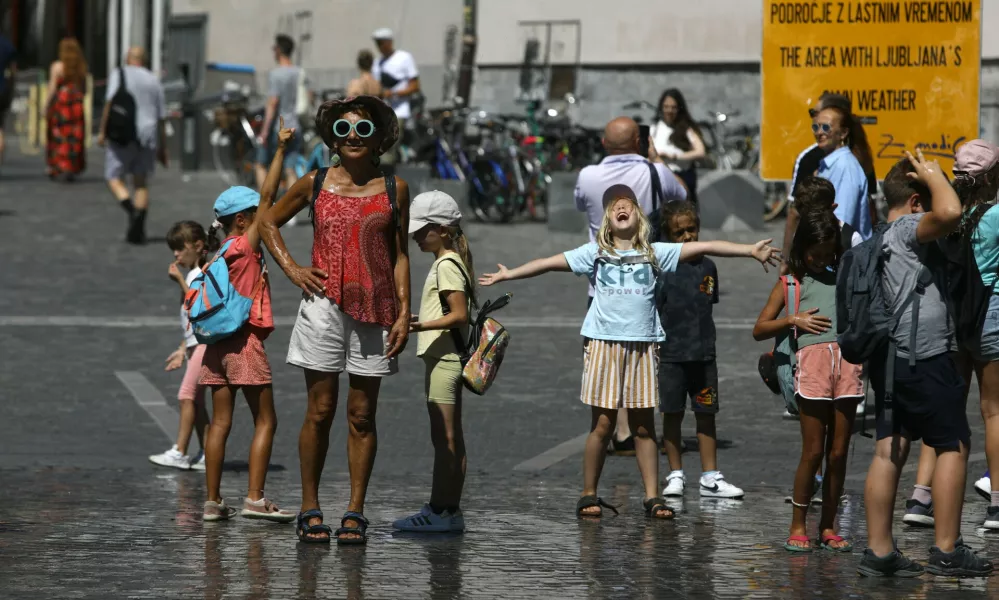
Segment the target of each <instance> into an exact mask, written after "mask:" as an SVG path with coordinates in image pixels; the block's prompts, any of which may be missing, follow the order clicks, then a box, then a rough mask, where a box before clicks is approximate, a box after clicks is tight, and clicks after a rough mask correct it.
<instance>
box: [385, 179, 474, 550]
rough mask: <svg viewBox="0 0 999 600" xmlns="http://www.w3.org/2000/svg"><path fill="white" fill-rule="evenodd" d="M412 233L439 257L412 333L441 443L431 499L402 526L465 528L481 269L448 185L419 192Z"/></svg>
mask: <svg viewBox="0 0 999 600" xmlns="http://www.w3.org/2000/svg"><path fill="white" fill-rule="evenodd" d="M409 233H410V235H412V236H413V240H414V241H415V242H416V244H417V245H418V246H419V247H420V250H421V251H423V252H428V253H430V254H433V255H434V263H433V264H432V265H431V266H430V272H429V273H428V274H427V279H426V281H425V282H424V284H423V294H422V297H421V299H420V313H419V315H414V317H413V324H412V326H411V327H410V332H411V333H412V332H416V333H417V334H418V344H417V347H416V355H417V356H419V357H421V358H422V359H423V364H424V379H423V389H424V395H425V396H426V401H427V412H428V413H429V416H430V441H431V442H432V443H433V446H434V470H433V483H432V486H431V490H430V501H429V502H428V503H427V504H425V505H424V506H423V508H421V509H420V511H419V512H417V513H416V514H414V515H412V516H409V517H406V518H403V519H399V520H397V521H396V522H395V523H393V527H395V528H396V529H398V530H400V531H415V532H427V533H440V532H448V531H450V532H456V533H458V532H462V531H464V530H465V517H464V515H463V514H462V512H461V493H462V488H463V487H464V484H465V467H466V457H465V437H464V434H463V433H462V427H461V410H462V405H461V396H462V394H461V390H462V385H463V384H462V364H461V357H460V356H459V352H464V350H465V345H466V342H465V341H464V340H467V339H468V329H469V319H470V316H471V312H472V311H471V309H472V307H477V306H478V303H477V302H476V297H475V287H474V285H473V284H472V282H473V281H475V270H474V265H473V263H472V251H471V250H470V249H469V247H468V238H467V237H465V233H464V232H463V231H462V230H461V211H460V210H458V203H457V202H455V200H454V198H452V197H451V196H448V195H447V194H445V193H444V192H440V191H436V190H435V191H431V192H425V193H423V194H420V195H418V196H416V197H415V198H413V203H412V205H411V206H410V209H409Z"/></svg>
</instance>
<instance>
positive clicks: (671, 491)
mask: <svg viewBox="0 0 999 600" xmlns="http://www.w3.org/2000/svg"><path fill="white" fill-rule="evenodd" d="M686 487H687V476H686V475H684V474H683V471H672V472H671V473H670V474H669V475H667V476H666V487H665V488H663V496H665V497H667V498H669V497H670V496H673V497H677V496H683V490H684V488H686Z"/></svg>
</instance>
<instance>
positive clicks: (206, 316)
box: [184, 240, 266, 344]
mask: <svg viewBox="0 0 999 600" xmlns="http://www.w3.org/2000/svg"><path fill="white" fill-rule="evenodd" d="M232 242H233V240H229V241H227V242H226V243H224V244H222V247H221V248H219V251H218V253H216V254H215V257H214V258H212V260H211V261H210V262H209V263H208V264H207V265H205V267H204V269H202V270H201V274H200V275H198V276H197V277H195V279H194V281H192V282H191V287H190V288H189V289H188V291H187V296H185V298H184V308H185V309H186V310H187V315H188V318H189V319H190V322H191V327H192V328H193V329H194V337H195V338H196V339H197V340H198V342H199V343H202V344H214V343H215V342H217V341H219V340H223V339H225V338H227V337H229V336H231V335H232V334H234V333H236V332H237V331H239V330H240V329H241V328H242V327H243V325H245V324H246V322H247V321H249V320H250V309H251V308H252V307H253V298H254V297H255V296H256V295H257V292H259V291H260V287H261V285H263V282H264V275H265V272H266V266H265V265H264V260H263V258H262V257H261V259H260V263H261V273H260V280H259V281H258V282H257V284H256V285H255V286H254V288H253V293H251V294H250V296H249V297H246V296H243V295H242V294H240V293H239V292H238V291H237V290H236V288H235V286H233V285H232V282H231V281H229V265H228V264H227V263H226V261H225V253H226V250H228V249H229V246H231V245H232Z"/></svg>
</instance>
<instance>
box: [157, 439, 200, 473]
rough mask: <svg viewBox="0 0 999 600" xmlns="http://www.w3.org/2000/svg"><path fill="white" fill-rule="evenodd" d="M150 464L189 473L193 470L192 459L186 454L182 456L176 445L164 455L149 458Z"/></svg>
mask: <svg viewBox="0 0 999 600" xmlns="http://www.w3.org/2000/svg"><path fill="white" fill-rule="evenodd" d="M149 462H151V463H153V464H154V465H159V466H161V467H170V468H173V469H180V470H181V471H187V470H189V469H190V468H191V459H190V458H188V456H187V455H186V454H181V452H180V450H178V449H177V446H176V445H175V446H174V447H172V448H170V449H169V450H167V451H166V452H164V453H163V454H153V455H152V456H150V457H149Z"/></svg>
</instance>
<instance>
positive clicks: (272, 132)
mask: <svg viewBox="0 0 999 600" xmlns="http://www.w3.org/2000/svg"><path fill="white" fill-rule="evenodd" d="M273 52H274V62H276V63H277V67H275V68H273V69H271V71H270V72H269V73H268V74H267V104H266V106H265V108H264V124H263V127H262V128H261V130H260V135H259V137H258V138H257V164H256V166H255V167H254V169H255V173H256V177H257V189H263V185H264V179H266V177H267V170H268V167H269V166H270V164H271V162H273V160H274V155H275V154H276V153H277V146H278V120H279V119H284V126H285V127H286V128H287V129H291V130H294V131H295V137H294V138H292V139H291V140H290V141H289V142H288V144H287V146H286V147H285V149H284V164H283V169H284V177H283V179H284V184H285V189H286V190H287V189H291V186H292V184H294V183H295V181H296V180H297V179H298V177H297V176H296V174H295V162H296V161H298V159H299V157H300V155H301V152H302V138H301V134H300V132H301V125H300V124H299V121H298V112H297V110H296V107H297V105H298V96H299V93H300V90H299V87H300V86H299V82H300V79H301V78H302V76H303V72H302V68H301V67H297V66H295V64H294V63H293V62H292V61H291V55H292V53H294V52H295V41H294V40H292V39H291V38H290V37H288V36H287V35H284V34H281V35H278V36H277V37H275V38H274V47H273Z"/></svg>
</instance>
